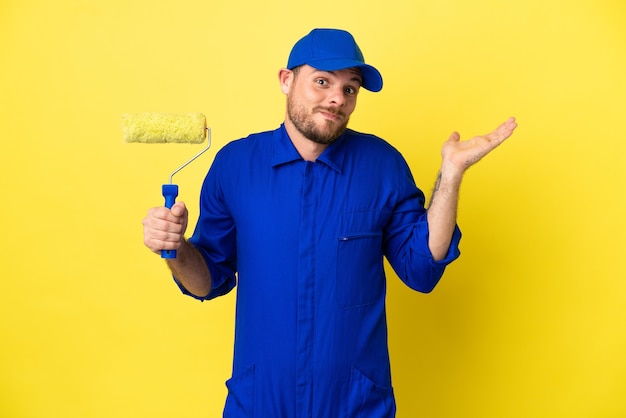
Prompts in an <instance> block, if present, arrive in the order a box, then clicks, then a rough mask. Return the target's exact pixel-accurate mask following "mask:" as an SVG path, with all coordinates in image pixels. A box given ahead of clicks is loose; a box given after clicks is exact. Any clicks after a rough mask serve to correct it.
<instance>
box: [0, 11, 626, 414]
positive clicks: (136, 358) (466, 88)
mask: <svg viewBox="0 0 626 418" xmlns="http://www.w3.org/2000/svg"><path fill="white" fill-rule="evenodd" d="M313 27H341V28H345V29H348V30H350V31H351V32H353V34H354V35H355V36H356V38H357V40H358V42H359V43H360V45H361V47H362V49H363V50H364V53H365V57H366V59H367V60H368V61H370V62H371V63H373V64H374V65H376V66H377V67H378V68H379V69H380V70H381V72H382V73H383V75H384V79H385V88H384V89H383V91H382V92H381V93H379V94H372V93H369V92H366V91H364V92H363V93H362V94H361V96H360V98H359V106H358V107H357V111H356V113H355V114H354V116H353V118H352V122H351V126H352V127H353V128H355V129H358V130H362V131H367V132H372V133H376V134H378V135H380V136H382V137H384V138H386V139H388V140H389V141H390V142H391V143H392V144H394V145H395V146H396V147H397V148H399V149H400V150H401V151H402V152H403V153H404V154H405V156H406V158H407V160H408V161H409V163H410V165H411V167H412V169H413V171H414V175H415V178H416V181H417V182H418V184H419V185H420V186H421V187H422V188H423V189H424V190H425V191H426V192H427V193H429V192H430V189H431V186H432V184H433V182H434V179H435V176H436V172H437V169H438V164H439V149H440V145H441V143H442V142H443V141H444V140H445V139H447V137H448V135H449V134H450V133H451V132H452V131H454V130H458V131H459V132H460V133H461V136H462V137H464V138H467V137H468V136H471V135H474V134H479V133H484V132H486V131H489V130H491V129H492V128H494V127H495V126H497V125H498V124H499V123H500V122H501V121H503V120H504V119H505V118H507V117H508V116H510V115H514V116H516V117H517V118H518V121H519V124H520V126H519V128H518V130H517V132H516V133H515V135H514V137H513V138H511V140H510V141H509V142H507V143H505V144H504V145H503V146H502V147H501V148H499V149H498V150H496V151H495V152H494V153H493V154H492V155H490V156H489V157H488V159H486V160H484V161H482V162H481V163H480V164H479V165H478V166H476V167H473V168H472V169H471V170H470V171H469V172H468V174H467V176H466V179H465V183H464V185H463V188H462V196H461V207H460V219H459V222H460V224H461V227H462V230H463V232H464V239H463V242H462V248H461V250H462V253H463V254H462V258H461V259H460V260H458V262H456V263H455V264H453V265H452V266H451V267H450V268H449V270H448V272H447V274H446V276H445V277H444V279H443V281H442V282H441V283H440V285H439V287H438V288H437V289H436V290H435V292H434V293H432V294H430V295H421V294H418V293H415V292H412V291H410V290H409V289H408V288H406V287H404V286H403V285H402V284H401V283H400V281H399V280H398V279H397V278H396V277H394V276H393V275H392V274H390V277H389V282H390V284H389V295H388V306H389V308H388V310H389V328H390V337H389V339H390V349H391V355H392V364H393V367H392V368H393V377H394V384H395V391H396V395H397V403H398V410H399V412H398V416H399V417H400V418H406V417H416V416H422V417H455V418H456V417H623V416H626V329H625V328H626V282H625V278H626V267H625V264H624V258H625V257H626V252H625V249H626V246H625V244H624V236H625V233H626V225H625V222H624V218H625V214H626V198H625V197H624V194H625V190H626V175H625V174H626V173H625V166H626V159H625V157H624V154H625V152H626V145H624V144H625V142H626V141H625V137H624V129H623V128H624V120H625V118H626V81H625V80H626V3H625V2H624V1H623V0H555V1H546V0H525V1H517V2H507V1H497V0H472V1H470V0H441V1H439V0H438V1H434V0H432V1H420V0H406V1H398V2H393V1H376V2H374V1H344V2H341V1H335V0H321V1H318V2H292V1H276V0H269V1H252V0H248V1H241V0H231V1H191V0H160V1H148V0H123V1H121V0H110V1H88V0H64V1H51V0H50V1H46V0H3V1H2V3H0V60H1V62H0V129H1V130H0V132H1V138H2V150H1V151H0V170H1V172H0V174H1V178H2V180H1V181H2V183H1V189H2V193H1V194H2V205H1V209H0V210H1V218H0V219H1V221H0V225H1V235H0V253H1V254H2V266H1V269H2V270H1V271H2V273H1V275H2V280H0V318H1V319H0V416H2V417H64V418H68V417H107V418H108V417H151V418H156V417H217V416H221V415H220V414H221V409H222V405H223V402H224V398H225V395H226V391H225V387H224V381H225V380H226V379H227V378H228V377H229V372H230V366H231V355H232V354H231V350H232V337H233V336H232V327H233V313H234V294H231V295H229V296H227V297H225V298H221V299H220V300H215V301H212V302H210V303H198V302H196V301H194V300H192V299H190V298H187V297H184V296H182V295H180V294H179V293H178V290H177V288H176V287H175V285H174V284H173V282H172V281H171V279H170V277H169V274H168V272H167V270H166V268H165V266H164V264H163V263H162V261H161V260H159V259H158V257H157V256H155V255H153V254H151V253H150V252H149V251H148V250H147V249H145V248H144V247H143V244H142V231H141V219H142V218H143V216H144V214H145V212H146V210H147V209H148V208H149V207H151V206H156V205H160V204H162V197H161V195H160V187H161V184H162V183H164V182H166V181H167V179H168V176H169V173H170V172H171V171H172V170H173V169H175V168H176V167H178V165H180V164H181V163H182V162H184V161H185V160H186V159H187V158H188V157H190V156H191V155H193V154H195V152H196V151H197V150H198V148H196V147H197V146H187V145H165V146H159V145H152V146H147V145H138V144H124V143H123V142H122V137H121V115H122V114H123V113H126V112H139V111H154V112H178V113H182V112H188V111H189V112H203V113H205V114H206V115H207V116H208V121H209V124H210V125H211V127H212V128H213V140H214V141H213V143H214V144H213V147H212V149H211V151H209V153H208V154H207V155H205V156H203V157H201V159H200V160H198V161H196V162H195V163H194V164H193V165H192V166H190V167H188V168H187V169H185V170H184V171H183V172H181V173H180V174H178V175H177V176H176V177H175V181H176V183H178V184H179V185H180V189H181V193H180V198H181V199H182V200H185V201H186V202H187V203H188V204H189V206H190V210H191V212H192V215H191V217H192V218H193V219H194V221H195V216H196V215H197V199H198V189H199V186H200V183H201V181H202V178H203V176H204V173H205V172H206V170H207V167H208V166H209V164H210V162H211V160H212V157H213V155H214V153H215V151H216V150H217V149H219V148H221V147H222V146H223V145H224V144H225V143H227V142H228V141H230V140H232V139H235V138H238V137H241V136H244V135H246V134H248V133H250V132H255V131H259V130H266V129H272V128H274V127H276V126H278V124H279V123H280V122H281V121H282V117H283V110H284V97H283V95H282V94H281V93H280V90H279V86H278V81H277V71H278V69H279V68H280V67H281V66H283V65H285V62H286V59H287V54H288V51H289V49H290V48H291V46H292V45H293V43H294V42H295V41H296V40H297V39H299V38H300V37H301V36H303V35H304V34H305V33H307V32H308V31H309V30H310V29H311V28H313ZM242 163H245V162H242ZM192 227H193V224H192V225H191V226H190V228H192Z"/></svg>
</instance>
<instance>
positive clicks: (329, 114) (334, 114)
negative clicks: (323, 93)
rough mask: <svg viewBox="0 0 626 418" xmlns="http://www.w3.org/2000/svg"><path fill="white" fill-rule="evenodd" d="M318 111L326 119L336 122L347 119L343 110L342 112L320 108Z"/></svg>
mask: <svg viewBox="0 0 626 418" xmlns="http://www.w3.org/2000/svg"><path fill="white" fill-rule="evenodd" d="M318 112H319V113H320V114H321V115H322V116H323V117H324V118H325V119H328V120H332V121H335V122H341V121H342V120H344V119H345V115H344V114H343V112H341V111H339V110H335V109H324V108H320V109H318Z"/></svg>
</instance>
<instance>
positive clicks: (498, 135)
mask: <svg viewBox="0 0 626 418" xmlns="http://www.w3.org/2000/svg"><path fill="white" fill-rule="evenodd" d="M515 128H517V122H516V121H515V118H514V117H510V118H508V119H507V120H506V121H505V122H503V123H502V124H501V125H500V126H498V127H497V128H496V129H495V130H494V131H493V132H491V133H490V134H487V135H485V138H487V139H489V140H490V141H496V142H502V141H504V140H505V139H507V138H508V137H509V136H511V134H513V131H514V130H515Z"/></svg>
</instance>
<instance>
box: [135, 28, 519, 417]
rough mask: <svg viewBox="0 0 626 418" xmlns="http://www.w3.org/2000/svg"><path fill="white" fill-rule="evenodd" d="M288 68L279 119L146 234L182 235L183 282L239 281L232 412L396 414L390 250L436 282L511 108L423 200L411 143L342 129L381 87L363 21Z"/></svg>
mask: <svg viewBox="0 0 626 418" xmlns="http://www.w3.org/2000/svg"><path fill="white" fill-rule="evenodd" d="M278 77H279V82H280V87H281V90H282V92H283V93H284V94H285V95H286V96H287V110H286V115H285V120H284V123H283V124H282V125H281V126H280V127H279V128H278V129H276V130H274V131H270V132H263V133H259V134H254V135H250V136H249V137H247V138H244V139H241V140H238V141H234V142H232V143H230V144H228V145H226V146H225V147H224V148H223V149H222V150H220V152H218V154H217V155H216V157H215V161H214V162H213V165H212V167H211V169H210V170H209V173H208V174H207V177H206V179H205V182H204V184H203V186H202V191H201V202H200V216H199V219H198V223H197V226H196V229H195V232H194V234H193V236H192V237H191V238H190V239H189V240H185V238H184V233H185V229H186V226H187V219H188V218H187V217H188V215H187V210H186V208H185V205H184V204H183V203H182V202H178V203H176V204H175V205H174V206H173V207H172V208H171V210H168V209H166V208H163V207H161V208H153V209H151V210H150V211H149V212H148V215H147V217H146V218H145V219H144V235H145V244H146V245H147V246H148V247H149V248H150V249H151V250H152V251H154V252H159V251H160V250H162V249H177V250H178V258H177V259H174V260H168V265H169V267H170V268H171V270H172V272H173V275H174V277H175V279H176V281H177V283H178V284H179V286H180V288H181V290H182V291H183V292H184V293H185V294H188V295H191V296H193V297H195V298H198V299H200V300H206V299H211V298H214V297H217V296H220V295H223V294H225V293H227V292H229V291H230V290H232V289H233V288H234V286H235V284H237V313H236V321H235V346H234V361H233V374H232V378H231V379H230V380H228V381H227V383H226V385H227V387H228V397H227V399H226V405H225V408H224V416H225V417H253V416H254V417H271V418H279V417H315V418H318V417H357V416H358V417H367V418H379V417H380V418H383V417H393V416H395V401H394V396H393V390H392V385H391V374H390V366H389V354H388V347H387V324H386V316H385V274H384V269H383V256H384V257H386V258H387V259H388V260H389V262H390V264H391V265H392V266H393V268H394V270H395V271H396V273H397V274H398V276H399V277H400V279H402V280H403V281H404V282H405V283H406V284H407V285H408V286H410V287H411V288H413V289H416V290H418V291H421V292H429V291H431V290H432V289H433V288H434V286H435V285H436V284H437V282H438V280H439V278H440V277H441V275H442V274H443V272H444V269H445V267H446V265H447V264H449V263H450V262H452V261H453V260H454V259H456V258H457V257H458V255H459V251H458V243H459V240H460V236H461V235H460V231H459V229H458V228H457V226H456V210H457V200H458V193H459V187H460V183H461V179H462V176H463V173H464V172H465V170H466V169H467V168H468V167H469V166H471V165H472V164H474V163H475V162H477V161H478V160H480V159H481V158H482V157H483V156H484V155H486V154H487V153H488V152H490V151H491V150H492V149H493V148H495V147H496V146H498V145H499V144H500V143H501V142H502V141H504V140H505V139H506V138H507V137H509V136H510V135H511V133H512V132H513V130H514V129H515V127H516V124H515V121H514V120H513V119H509V120H508V121H506V122H505V123H503V124H502V125H501V126H500V127H499V128H497V129H496V130H495V131H493V132H492V133H490V134H488V135H485V136H479V137H475V138H472V139H471V140H469V141H463V142H461V141H460V139H459V135H458V134H457V133H454V134H452V136H451V137H450V139H449V140H448V141H447V142H445V143H444V145H443V148H442V165H441V170H440V172H439V176H438V178H437V182H436V186H435V189H434V191H433V196H432V198H431V202H430V204H429V207H428V210H425V209H424V203H425V200H424V194H423V193H422V192H421V191H420V190H419V189H418V188H417V187H416V186H415V184H414V181H413V178H412V176H411V173H410V171H409V168H408V166H407V164H406V163H405V161H404V159H403V157H402V156H401V155H400V154H399V153H398V152H397V151H396V150H395V149H394V148H392V147H391V146H390V145H389V144H388V143H386V142H385V141H383V140H382V139H380V138H377V137H375V136H373V135H367V134H362V133H358V132H355V131H353V130H350V129H347V124H348V120H349V118H350V115H351V114H352V112H353V111H354V109H355V106H356V100H357V96H358V93H359V91H360V89H361V88H365V89H367V90H370V91H373V92H377V91H380V90H381V89H382V77H381V75H380V73H379V72H378V70H376V69H375V68H374V67H372V66H370V65H368V64H366V63H365V62H364V60H363V55H362V53H361V51H360V49H359V47H358V46H357V44H356V42H355V41H354V38H353V37H352V35H350V34H349V33H348V32H345V31H341V30H334V29H315V30H313V31H312V32H310V33H309V34H308V35H306V36H305V37H304V38H302V39H301V40H300V41H298V42H297V43H296V44H295V46H294V47H293V49H292V51H291V54H290V56H289V60H288V64H287V68H285V69H281V70H280V72H279V74H278ZM209 329H210V328H209Z"/></svg>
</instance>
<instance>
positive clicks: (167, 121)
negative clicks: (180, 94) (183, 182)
mask: <svg viewBox="0 0 626 418" xmlns="http://www.w3.org/2000/svg"><path fill="white" fill-rule="evenodd" d="M122 133H123V136H124V141H125V142H135V143H144V144H168V143H179V144H180V143H182V144H201V143H202V142H204V140H205V139H207V145H206V147H205V148H203V149H202V150H201V151H200V152H199V153H197V154H196V155H194V156H193V157H192V158H191V159H189V160H188V161H187V162H185V163H184V164H183V165H181V166H180V167H178V168H177V169H176V170H174V171H173V172H172V174H170V179H169V184H164V185H163V187H162V193H163V197H164V198H165V207H167V208H168V209H171V208H172V206H174V203H175V202H176V197H177V196H178V185H176V184H173V181H172V180H173V177H174V174H176V173H178V172H179V171H180V170H182V169H183V168H185V167H186V166H187V165H188V164H189V163H191V162H192V161H193V160H195V159H196V158H198V157H199V156H200V155H202V153H204V152H205V151H206V150H208V149H209V147H210V146H211V129H210V128H209V127H208V126H207V124H206V117H205V116H204V115H203V114H202V113H187V114H172V113H134V114H133V113H127V114H124V115H122ZM161 257H162V258H176V250H162V251H161Z"/></svg>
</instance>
